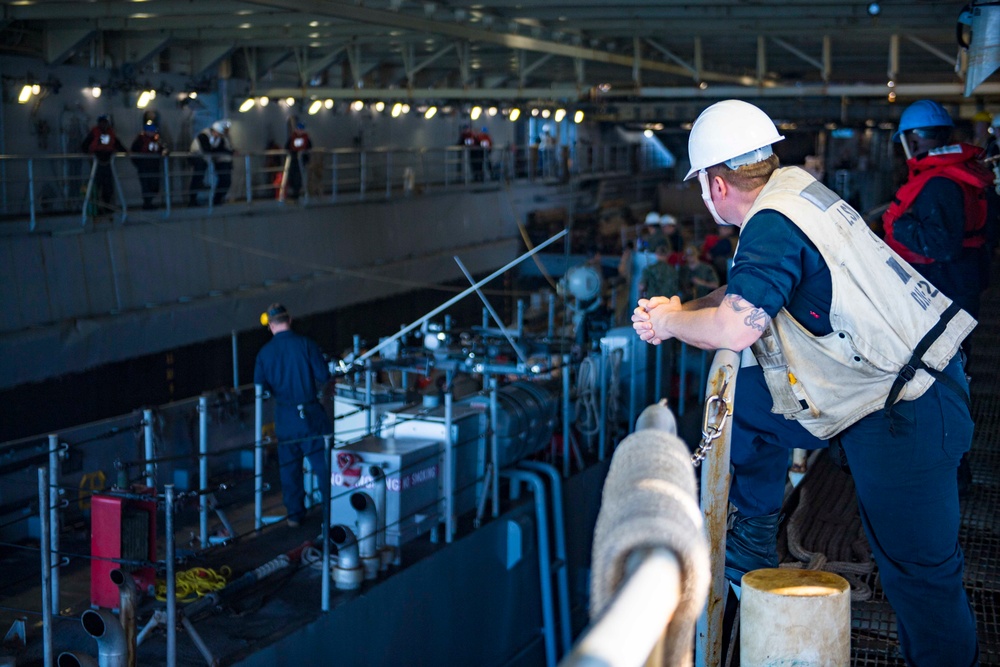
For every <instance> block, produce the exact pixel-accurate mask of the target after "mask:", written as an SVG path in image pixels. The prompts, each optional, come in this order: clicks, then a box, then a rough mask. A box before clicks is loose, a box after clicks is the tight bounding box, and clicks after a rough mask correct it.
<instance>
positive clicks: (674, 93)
mask: <svg viewBox="0 0 1000 667" xmlns="http://www.w3.org/2000/svg"><path fill="white" fill-rule="evenodd" d="M888 90H889V89H888V88H887V87H886V86H885V84H881V85H879V84H844V85H832V86H830V85H823V84H815V85H808V84H806V85H794V86H781V85H778V86H769V87H761V88H744V87H742V86H708V87H707V88H705V89H699V88H695V87H667V88H664V87H647V88H642V89H640V90H638V91H632V90H629V91H628V95H629V96H630V97H632V96H636V97H644V98H654V99H655V98H662V99H683V98H691V99H706V100H708V99H712V100H714V99H720V98H722V99H727V98H731V97H741V98H748V97H749V98H753V97H769V98H770V97H789V98H795V97H801V98H811V97H882V98H884V97H885V96H886V95H887V94H888ZM964 90H965V87H964V84H961V83H909V84H907V83H897V84H896V86H895V87H894V88H893V91H895V93H896V95H897V96H899V97H931V98H933V97H960V96H962V95H963V92H964ZM976 92H977V94H983V95H996V94H1000V82H991V83H984V84H982V86H980V87H979V88H978V89H977V90H976ZM621 95H622V92H621V91H617V92H616V91H615V90H613V89H612V90H611V91H609V92H608V93H605V94H600V93H598V96H599V97H606V98H608V99H612V98H615V97H621Z"/></svg>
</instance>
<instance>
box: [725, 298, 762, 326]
mask: <svg viewBox="0 0 1000 667" xmlns="http://www.w3.org/2000/svg"><path fill="white" fill-rule="evenodd" d="M722 303H723V304H725V305H727V306H729V307H730V308H732V309H733V312H736V313H741V314H742V313H745V316H744V318H743V324H745V325H747V326H748V327H750V328H751V329H755V330H757V331H763V330H764V329H766V328H767V325H768V324H770V323H771V318H770V317H769V316H768V314H767V313H765V312H764V309H763V308H758V307H757V306H755V305H753V304H752V303H750V302H749V301H747V300H746V299H744V298H743V297H742V296H740V295H739V294H727V295H726V296H725V298H724V299H723V300H722Z"/></svg>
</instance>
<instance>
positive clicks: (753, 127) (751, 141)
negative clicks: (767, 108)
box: [684, 100, 785, 181]
mask: <svg viewBox="0 0 1000 667" xmlns="http://www.w3.org/2000/svg"><path fill="white" fill-rule="evenodd" d="M784 138H785V137H783V136H782V135H780V134H778V128H777V127H775V126H774V121H772V120H771V119H770V117H768V115H767V114H766V113H764V112H763V111H761V110H760V109H758V108H757V107H755V106H754V105H752V104H750V103H749V102H744V101H742V100H723V101H722V102H716V103H715V104H713V105H712V106H710V107H708V108H707V109H705V110H704V111H702V112H701V115H700V116H698V118H697V120H695V121H694V126H693V127H692V128H691V135H690V136H689V137H688V157H689V158H690V159H691V170H690V171H689V172H688V173H687V176H685V177H684V180H685V181H686V180H688V179H689V178H692V177H693V176H695V175H697V173H698V172H699V171H701V170H702V169H707V168H709V167H712V166H714V165H717V164H722V163H723V162H725V163H726V165H727V166H728V167H729V168H730V169H735V168H736V167H739V166H741V165H745V164H754V163H755V162H761V161H762V160H766V159H767V158H769V157H770V156H771V153H772V151H771V144H773V143H775V142H778V141H781V140H782V139H784Z"/></svg>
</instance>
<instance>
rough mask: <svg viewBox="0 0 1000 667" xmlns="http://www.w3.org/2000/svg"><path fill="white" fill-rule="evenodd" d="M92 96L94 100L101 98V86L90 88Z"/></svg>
mask: <svg viewBox="0 0 1000 667" xmlns="http://www.w3.org/2000/svg"><path fill="white" fill-rule="evenodd" d="M90 94H91V96H93V98H94V99H97V98H98V97H100V96H101V87H100V86H91V88H90Z"/></svg>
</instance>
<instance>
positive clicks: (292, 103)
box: [285, 97, 295, 107]
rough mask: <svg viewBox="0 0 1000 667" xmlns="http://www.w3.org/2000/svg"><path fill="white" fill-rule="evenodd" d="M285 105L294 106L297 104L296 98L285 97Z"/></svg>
mask: <svg viewBox="0 0 1000 667" xmlns="http://www.w3.org/2000/svg"><path fill="white" fill-rule="evenodd" d="M285 105H286V106H290V107H294V106H295V98H294V97H286V98H285Z"/></svg>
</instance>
